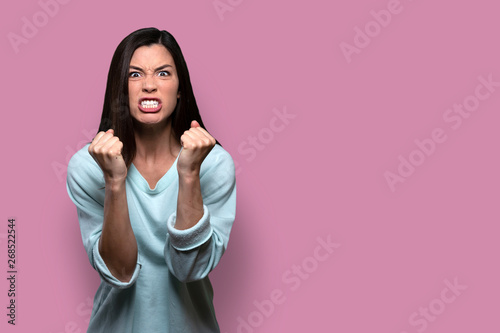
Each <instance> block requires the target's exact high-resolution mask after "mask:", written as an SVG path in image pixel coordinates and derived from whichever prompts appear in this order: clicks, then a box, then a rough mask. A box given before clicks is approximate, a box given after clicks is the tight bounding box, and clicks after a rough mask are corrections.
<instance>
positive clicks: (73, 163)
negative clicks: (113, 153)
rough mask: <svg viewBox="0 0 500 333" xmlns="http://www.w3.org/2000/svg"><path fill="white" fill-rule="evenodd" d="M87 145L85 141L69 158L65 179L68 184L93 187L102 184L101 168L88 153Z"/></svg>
mask: <svg viewBox="0 0 500 333" xmlns="http://www.w3.org/2000/svg"><path fill="white" fill-rule="evenodd" d="M89 145H90V143H87V144H86V145H85V146H83V147H82V148H81V149H80V150H78V151H77V152H76V153H75V154H74V155H73V156H72V157H71V159H70V160H69V163H68V172H67V179H66V180H67V183H68V185H69V186H75V185H78V186H80V187H87V186H88V187H94V188H95V187H97V188H100V187H103V186H104V176H103V173H102V170H101V168H100V167H99V165H98V164H97V163H96V162H95V160H94V159H93V158H92V156H91V155H90V154H89V151H88V149H89Z"/></svg>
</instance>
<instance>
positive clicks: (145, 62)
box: [130, 44, 174, 69]
mask: <svg viewBox="0 0 500 333" xmlns="http://www.w3.org/2000/svg"><path fill="white" fill-rule="evenodd" d="M165 64H168V65H171V66H174V59H173V58H172V55H171V54H170V52H169V51H168V50H167V49H166V48H165V46H163V45H161V44H152V45H147V46H141V47H139V48H137V49H136V50H135V51H134V54H133V55H132V58H131V59H130V65H131V66H139V67H142V68H144V69H152V68H157V67H159V66H162V65H165Z"/></svg>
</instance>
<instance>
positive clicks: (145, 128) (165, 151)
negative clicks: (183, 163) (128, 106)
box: [134, 119, 181, 164]
mask: <svg viewBox="0 0 500 333" xmlns="http://www.w3.org/2000/svg"><path fill="white" fill-rule="evenodd" d="M134 136H135V145H136V155H135V158H134V161H136V160H140V161H141V162H142V163H147V164H156V163H157V162H160V161H162V160H165V159H171V158H172V157H174V158H175V157H177V154H178V153H179V151H180V149H181V146H180V144H179V143H178V142H177V140H176V139H175V137H174V133H173V130H172V122H171V120H170V119H169V120H168V121H167V123H166V124H165V123H162V124H152V125H144V124H138V123H135V124H134Z"/></svg>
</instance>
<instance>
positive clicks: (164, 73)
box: [158, 71, 170, 76]
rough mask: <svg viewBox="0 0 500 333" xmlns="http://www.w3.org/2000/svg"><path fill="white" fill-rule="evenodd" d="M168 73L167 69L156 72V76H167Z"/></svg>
mask: <svg viewBox="0 0 500 333" xmlns="http://www.w3.org/2000/svg"><path fill="white" fill-rule="evenodd" d="M169 75H170V73H169V72H167V71H161V72H158V76H169Z"/></svg>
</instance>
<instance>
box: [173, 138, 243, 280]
mask: <svg viewBox="0 0 500 333" xmlns="http://www.w3.org/2000/svg"><path fill="white" fill-rule="evenodd" d="M216 148H217V151H216V152H214V153H215V154H213V155H212V156H210V155H211V154H212V152H210V154H209V155H208V156H207V158H206V159H205V161H204V162H203V164H202V169H201V170H200V185H201V192H202V198H203V216H202V218H201V219H200V220H199V221H198V222H197V223H196V224H195V225H194V226H193V227H191V228H189V229H186V230H178V229H175V228H174V225H175V220H176V213H173V214H172V215H171V216H170V217H169V218H168V221H167V231H168V233H167V237H166V243H165V250H164V254H165V261H166V263H167V266H168V268H169V270H170V272H171V273H172V274H173V275H174V276H175V277H176V278H177V279H179V280H180V281H182V282H191V281H197V280H201V279H203V278H205V277H206V276H208V273H210V272H211V271H212V270H213V269H214V268H215V267H216V266H217V264H218V263H219V261H220V259H221V257H222V255H223V253H224V251H225V250H226V248H227V244H228V242H229V234H230V232H231V228H232V226H233V222H234V219H235V214H236V179H235V170H234V162H233V160H232V158H231V156H230V155H229V153H227V152H226V151H225V150H223V149H222V147H220V146H215V147H214V149H216ZM214 149H213V150H214ZM209 157H210V159H209V160H208V161H207V159H208V158H209ZM207 162H208V163H207Z"/></svg>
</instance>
